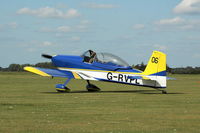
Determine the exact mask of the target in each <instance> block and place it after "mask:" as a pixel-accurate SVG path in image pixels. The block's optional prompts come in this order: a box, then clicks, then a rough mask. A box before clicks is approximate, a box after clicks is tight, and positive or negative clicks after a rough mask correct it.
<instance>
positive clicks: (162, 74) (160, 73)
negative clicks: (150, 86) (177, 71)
mask: <svg viewBox="0 0 200 133" xmlns="http://www.w3.org/2000/svg"><path fill="white" fill-rule="evenodd" d="M166 75H167V73H166V71H161V72H158V73H154V74H151V75H150V76H166Z"/></svg>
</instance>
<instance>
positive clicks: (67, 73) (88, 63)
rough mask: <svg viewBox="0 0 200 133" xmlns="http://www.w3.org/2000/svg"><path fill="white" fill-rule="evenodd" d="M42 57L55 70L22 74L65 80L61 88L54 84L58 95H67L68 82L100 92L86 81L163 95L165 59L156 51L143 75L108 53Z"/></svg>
mask: <svg viewBox="0 0 200 133" xmlns="http://www.w3.org/2000/svg"><path fill="white" fill-rule="evenodd" d="M42 56H43V57H45V58H48V59H51V61H52V63H53V64H54V65H55V66H56V67H57V69H45V68H38V67H30V66H27V67H24V70H26V71H29V72H33V73H36V74H38V75H41V76H47V77H63V78H67V80H66V82H65V83H64V84H57V85H56V89H57V91H58V92H70V89H69V88H68V87H67V86H66V85H67V83H68V82H69V81H70V80H71V79H83V80H86V81H87V86H86V88H87V90H88V91H92V92H94V91H100V88H98V87H97V86H95V85H93V84H91V83H90V82H89V81H90V80H96V81H108V82H115V83H122V84H130V85H137V86H145V87H152V88H155V89H158V90H160V91H162V93H164V94H166V93H167V91H166V90H165V89H164V88H166V86H167V85H166V79H167V78H166V55H165V54H164V53H162V52H159V51H153V53H152V56H151V57H150V59H149V62H148V64H147V66H146V68H145V70H144V71H140V70H137V69H133V68H132V67H131V66H130V65H128V64H127V63H126V62H125V61H123V60H122V59H121V58H119V57H118V56H115V55H113V54H110V53H96V52H94V51H92V50H88V51H86V52H84V53H83V54H82V55H80V56H68V55H55V56H51V55H47V54H42Z"/></svg>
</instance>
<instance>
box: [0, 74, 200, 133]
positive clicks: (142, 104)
mask: <svg viewBox="0 0 200 133" xmlns="http://www.w3.org/2000/svg"><path fill="white" fill-rule="evenodd" d="M171 77H175V78H177V80H173V81H168V88H167V90H168V93H169V94H161V92H158V91H156V90H153V89H151V88H143V87H137V86H130V85H121V84H113V83H105V82H92V83H94V84H96V85H97V86H99V87H100V88H101V89H102V91H101V92H96V93H89V92H87V91H86V89H85V85H86V82H85V81H82V80H72V81H71V82H70V83H69V86H68V87H69V88H71V89H72V92H71V93H57V92H56V90H55V88H54V86H55V84H58V83H63V82H64V80H65V79H61V78H54V79H53V80H52V79H49V78H45V77H40V76H37V75H32V74H30V73H0V132H2V133H13V132H16V133H27V132H28V133H57V132H58V133H60V132H61V133H66V132H69V133H94V132H95V133H199V132H200V75H171Z"/></svg>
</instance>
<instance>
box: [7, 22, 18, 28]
mask: <svg viewBox="0 0 200 133" xmlns="http://www.w3.org/2000/svg"><path fill="white" fill-rule="evenodd" d="M8 26H9V27H10V28H13V29H15V28H17V26H18V24H17V23H16V22H11V23H9V24H8Z"/></svg>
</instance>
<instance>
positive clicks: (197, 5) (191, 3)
mask: <svg viewBox="0 0 200 133" xmlns="http://www.w3.org/2000/svg"><path fill="white" fill-rule="evenodd" d="M173 11H174V12H175V13H178V14H200V0H182V1H181V2H180V3H179V4H178V5H177V6H176V7H175V8H174V10H173Z"/></svg>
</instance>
